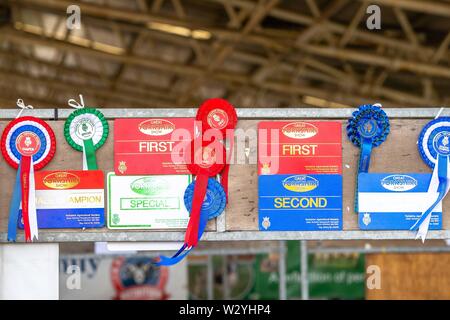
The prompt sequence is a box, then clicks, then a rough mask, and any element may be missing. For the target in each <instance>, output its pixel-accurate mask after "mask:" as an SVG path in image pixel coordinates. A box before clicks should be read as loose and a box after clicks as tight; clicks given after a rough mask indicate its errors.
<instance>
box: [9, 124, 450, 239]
mask: <svg viewBox="0 0 450 320" xmlns="http://www.w3.org/2000/svg"><path fill="white" fill-rule="evenodd" d="M258 121H259V120H242V121H240V122H239V124H238V128H242V129H244V130H248V129H256V125H257V123H258ZM427 122H428V120H418V119H393V120H391V133H390V135H389V137H388V139H387V141H386V142H385V143H384V144H383V145H382V146H380V147H378V148H376V149H374V151H373V160H372V163H371V171H372V172H396V173H400V172H403V173H406V172H431V169H429V168H428V167H427V166H426V165H425V164H424V163H423V161H422V160H421V159H420V156H419V153H418V152H417V145H416V140H417V137H418V135H419V132H420V130H421V128H422V127H423V126H424V125H425V124H426V123H427ZM48 123H49V124H50V125H51V126H52V128H53V129H54V131H55V133H56V136H57V153H56V156H55V158H54V159H53V161H52V162H51V163H50V164H49V165H48V167H47V168H46V169H48V170H57V169H81V166H82V162H81V153H80V152H76V151H74V150H72V149H71V148H70V147H69V145H68V144H67V143H66V142H65V140H64V137H63V134H62V132H63V126H64V121H48ZM109 123H110V126H111V130H113V127H114V123H113V121H110V122H109ZM6 124H7V121H0V130H3V128H4V127H5V125H6ZM342 124H343V129H342V130H343V132H342V135H343V136H342V137H343V165H344V168H343V181H344V204H343V208H344V212H343V215H344V230H358V224H357V217H356V215H355V214H354V212H353V197H354V183H355V175H356V167H357V161H358V155H359V150H358V149H357V148H356V147H354V146H353V145H351V144H350V143H349V142H348V140H347V138H346V135H345V120H342ZM250 140H251V141H250V146H251V150H250V154H256V141H255V139H250ZM97 156H98V159H99V160H100V161H99V167H100V169H101V170H104V171H105V172H109V171H113V136H112V134H111V135H110V137H109V138H108V140H107V143H106V144H105V146H103V147H102V148H101V149H100V150H98V151H97ZM0 170H1V171H0V172H2V179H1V181H0V187H1V192H0V209H1V210H0V234H1V233H4V232H6V229H7V217H8V207H9V200H10V198H11V192H12V190H11V189H12V188H11V184H12V183H13V181H14V179H15V171H14V170H13V169H11V168H10V167H9V166H8V165H7V164H6V162H5V161H4V159H3V158H1V159H0ZM257 192H258V189H257V173H256V164H248V163H247V164H236V165H232V166H231V170H230V202H229V204H228V207H227V212H226V231H257V230H258V199H257ZM449 204H450V200H449V197H447V199H446V200H445V201H444V205H443V207H444V218H443V227H444V229H450V219H449V218H448V217H449V210H448V208H449ZM208 229H209V230H215V223H214V222H212V223H211V224H210V225H209V226H208ZM41 232H66V233H70V232H80V230H78V229H74V230H49V231H46V230H42V231H41ZM104 232H108V233H113V232H117V233H119V231H111V230H107V229H106V228H105V229H95V230H83V233H104ZM149 232H151V231H149ZM122 234H123V232H122V233H121V236H122ZM123 240H126V237H125V238H124V239H123Z"/></svg>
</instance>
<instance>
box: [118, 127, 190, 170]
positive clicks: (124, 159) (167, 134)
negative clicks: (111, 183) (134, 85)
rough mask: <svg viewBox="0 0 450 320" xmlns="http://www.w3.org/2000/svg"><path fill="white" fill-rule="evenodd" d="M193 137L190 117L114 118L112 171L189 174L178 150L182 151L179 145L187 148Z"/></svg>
mask: <svg viewBox="0 0 450 320" xmlns="http://www.w3.org/2000/svg"><path fill="white" fill-rule="evenodd" d="M193 137H194V119H193V118H158V119H153V118H152V119H116V120H115V121H114V171H115V173H116V174H117V175H133V174H137V175H143V174H146V175H147V174H148V175H150V174H190V172H189V170H188V168H187V167H186V164H185V160H184V157H183V156H182V154H180V153H179V150H180V149H184V148H183V147H182V145H180V144H183V146H186V148H189V146H190V141H191V140H192V139H193ZM174 153H176V155H175V154H174ZM173 155H175V157H172V156H173Z"/></svg>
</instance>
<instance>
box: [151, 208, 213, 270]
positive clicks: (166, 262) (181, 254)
mask: <svg viewBox="0 0 450 320" xmlns="http://www.w3.org/2000/svg"><path fill="white" fill-rule="evenodd" d="M207 224H208V214H207V213H205V212H203V211H201V212H200V225H199V228H198V240H200V239H201V238H202V235H203V232H205V229H206V225H207ZM186 247H187V245H186V243H185V244H183V245H182V246H181V248H180V249H179V250H178V251H177V252H176V253H175V254H174V255H173V256H172V257H166V256H159V261H158V262H155V263H154V264H155V265H156V266H173V265H174V264H177V263H178V262H180V261H181V260H183V259H184V258H185V257H186V256H187V255H188V254H189V253H190V252H191V250H192V249H194V248H190V249H189V250H185V249H186Z"/></svg>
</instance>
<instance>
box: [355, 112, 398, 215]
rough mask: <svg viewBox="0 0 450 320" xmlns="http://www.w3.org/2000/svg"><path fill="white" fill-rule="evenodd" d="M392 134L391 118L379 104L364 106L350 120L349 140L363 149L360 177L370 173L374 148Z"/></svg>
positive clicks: (356, 203)
mask: <svg viewBox="0 0 450 320" xmlns="http://www.w3.org/2000/svg"><path fill="white" fill-rule="evenodd" d="M389 132H390V124H389V118H388V116H387V115H386V113H385V112H384V111H383V110H382V109H381V107H380V106H379V105H377V104H366V105H362V106H360V107H359V108H358V110H356V111H355V112H353V114H352V117H351V118H350V119H348V123H347V136H348V139H349V140H350V141H351V142H352V143H353V144H354V145H355V146H357V147H358V148H360V149H361V152H360V157H359V165H358V175H359V173H361V172H368V171H369V166H370V156H371V153H372V148H374V147H378V146H379V145H381V144H382V143H383V142H384V141H385V140H386V138H387V136H388V134H389ZM358 175H357V176H356V192H355V212H358V197H357V195H358Z"/></svg>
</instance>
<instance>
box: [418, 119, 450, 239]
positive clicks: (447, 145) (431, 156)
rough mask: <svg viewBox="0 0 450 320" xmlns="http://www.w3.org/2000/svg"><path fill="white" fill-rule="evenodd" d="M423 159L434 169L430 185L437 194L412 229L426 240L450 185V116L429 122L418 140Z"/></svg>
mask: <svg viewBox="0 0 450 320" xmlns="http://www.w3.org/2000/svg"><path fill="white" fill-rule="evenodd" d="M417 146H418V148H419V154H420V156H421V158H422V160H423V161H424V162H425V163H426V164H427V165H428V166H429V167H430V168H432V169H433V175H432V177H431V180H430V185H429V186H428V193H429V194H436V193H437V196H436V197H434V200H433V202H432V203H431V202H430V204H428V205H427V207H428V209H427V210H425V211H424V212H423V213H422V215H421V216H420V218H419V219H418V220H417V221H416V223H415V224H414V225H413V226H412V227H411V230H418V231H417V237H416V239H417V238H421V239H422V241H425V238H426V235H427V233H428V228H429V224H430V220H431V214H432V212H433V210H434V208H435V207H436V206H437V205H438V204H439V203H440V202H441V201H442V200H443V199H444V197H445V196H446V194H447V193H448V190H449V187H450V183H449V181H450V160H449V159H450V117H440V118H437V119H434V120H432V121H430V122H429V123H427V124H426V125H425V127H424V128H423V129H422V131H421V132H420V135H419V140H418V142H417Z"/></svg>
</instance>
